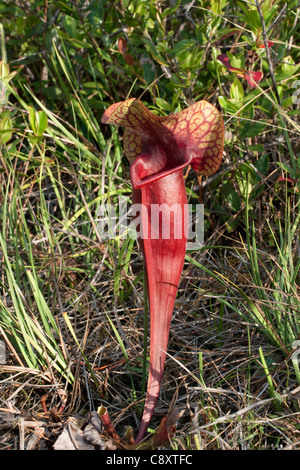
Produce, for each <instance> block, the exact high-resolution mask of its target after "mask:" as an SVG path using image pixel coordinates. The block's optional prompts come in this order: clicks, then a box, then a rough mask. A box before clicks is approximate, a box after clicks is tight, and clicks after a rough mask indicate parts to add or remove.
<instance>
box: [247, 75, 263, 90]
mask: <svg viewBox="0 0 300 470" xmlns="http://www.w3.org/2000/svg"><path fill="white" fill-rule="evenodd" d="M262 78H263V73H262V72H249V71H246V72H245V79H246V80H247V82H248V85H249V87H250V88H256V87H257V85H258V83H259V82H260V81H261V79H262Z"/></svg>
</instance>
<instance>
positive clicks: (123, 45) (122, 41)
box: [118, 37, 133, 65]
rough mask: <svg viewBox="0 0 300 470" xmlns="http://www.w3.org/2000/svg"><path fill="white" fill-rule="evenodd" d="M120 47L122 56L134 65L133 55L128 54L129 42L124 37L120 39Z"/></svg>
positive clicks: (129, 63)
mask: <svg viewBox="0 0 300 470" xmlns="http://www.w3.org/2000/svg"><path fill="white" fill-rule="evenodd" d="M118 49H119V51H120V52H121V54H122V56H123V57H124V59H125V62H126V64H128V65H133V57H132V55H131V54H126V50H127V42H126V40H125V39H124V38H122V37H120V38H119V39H118Z"/></svg>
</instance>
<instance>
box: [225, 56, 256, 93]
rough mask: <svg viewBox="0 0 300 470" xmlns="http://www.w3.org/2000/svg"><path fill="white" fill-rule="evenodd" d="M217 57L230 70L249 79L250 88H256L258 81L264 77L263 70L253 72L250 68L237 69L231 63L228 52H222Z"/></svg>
mask: <svg viewBox="0 0 300 470" xmlns="http://www.w3.org/2000/svg"><path fill="white" fill-rule="evenodd" d="M217 59H218V60H219V61H220V62H222V64H223V65H225V67H226V68H227V69H228V70H229V71H230V72H233V73H235V74H236V75H238V76H239V77H243V78H245V79H246V80H247V83H248V85H249V87H250V88H256V87H257V85H258V83H259V82H260V81H261V79H262V78H263V73H262V72H251V71H249V70H242V69H237V68H235V67H233V66H232V65H231V63H230V62H229V58H228V57H227V55H226V54H220V55H219V56H218V57H217Z"/></svg>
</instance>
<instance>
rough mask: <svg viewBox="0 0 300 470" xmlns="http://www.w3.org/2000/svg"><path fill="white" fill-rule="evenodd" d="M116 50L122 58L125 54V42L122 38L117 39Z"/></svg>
mask: <svg viewBox="0 0 300 470" xmlns="http://www.w3.org/2000/svg"><path fill="white" fill-rule="evenodd" d="M118 49H119V51H120V52H121V54H122V55H123V56H125V54H126V49H127V42H126V40H125V39H124V38H119V39H118Z"/></svg>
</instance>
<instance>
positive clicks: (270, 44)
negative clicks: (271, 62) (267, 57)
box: [258, 41, 274, 49]
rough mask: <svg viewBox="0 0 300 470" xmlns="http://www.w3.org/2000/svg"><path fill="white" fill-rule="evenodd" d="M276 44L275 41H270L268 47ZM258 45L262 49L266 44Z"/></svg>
mask: <svg viewBox="0 0 300 470" xmlns="http://www.w3.org/2000/svg"><path fill="white" fill-rule="evenodd" d="M273 46H274V42H272V41H268V47H273ZM258 47H260V48H261V49H265V47H266V46H265V45H264V44H259V45H258Z"/></svg>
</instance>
